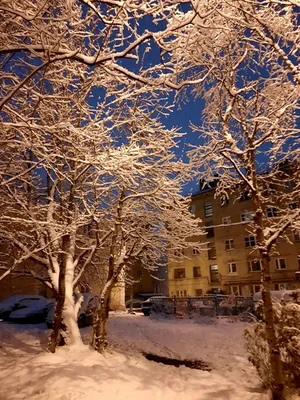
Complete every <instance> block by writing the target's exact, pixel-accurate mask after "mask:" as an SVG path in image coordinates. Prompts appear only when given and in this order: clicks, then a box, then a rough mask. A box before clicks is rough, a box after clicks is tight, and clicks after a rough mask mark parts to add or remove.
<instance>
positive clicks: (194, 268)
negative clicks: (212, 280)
mask: <svg viewBox="0 0 300 400" xmlns="http://www.w3.org/2000/svg"><path fill="white" fill-rule="evenodd" d="M197 268H199V275H197V276H196V275H195V271H196V269H197ZM193 278H201V267H200V265H196V266H194V267H193Z"/></svg>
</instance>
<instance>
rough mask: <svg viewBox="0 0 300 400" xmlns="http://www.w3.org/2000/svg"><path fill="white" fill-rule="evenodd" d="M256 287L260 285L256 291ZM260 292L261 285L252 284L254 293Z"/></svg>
mask: <svg viewBox="0 0 300 400" xmlns="http://www.w3.org/2000/svg"><path fill="white" fill-rule="evenodd" d="M256 287H259V290H258V291H255V288H256ZM259 292H261V285H252V293H253V294H255V293H259Z"/></svg>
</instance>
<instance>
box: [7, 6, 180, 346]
mask: <svg viewBox="0 0 300 400" xmlns="http://www.w3.org/2000/svg"><path fill="white" fill-rule="evenodd" d="M173 8H174V5H173V1H168V2H165V3H164V5H162V4H161V2H157V1H155V0H153V1H147V2H145V1H125V2H124V1H111V0H109V1H106V0H103V1H101V2H100V4H96V3H94V2H90V1H85V0H82V1H79V0H69V1H54V2H52V1H51V2H44V1H43V0H38V1H27V0H26V1H23V0H21V1H20V2H18V3H16V2H14V1H6V2H2V3H1V4H0V11H1V13H2V17H3V18H2V19H1V43H0V62H1V66H2V72H1V75H0V79H1V83H2V85H1V92H0V93H1V102H0V112H1V117H2V123H1V129H2V132H1V133H2V134H1V150H0V163H1V168H0V169H1V172H0V174H1V177H0V186H1V204H2V207H3V208H2V209H3V210H4V211H5V212H4V213H3V214H2V216H1V236H2V237H6V238H8V239H9V240H10V242H11V243H13V248H14V250H15V249H16V250H17V251H15V253H14V259H15V260H14V263H13V264H12V265H11V266H9V267H8V268H6V269H5V271H4V274H3V275H2V277H5V276H6V275H7V274H8V273H9V272H11V271H12V270H13V269H14V268H15V267H16V266H19V265H21V264H22V263H24V262H27V260H31V261H32V260H33V261H34V262H35V263H37V264H38V265H39V266H41V267H43V268H44V269H45V271H46V274H43V273H42V274H40V273H37V272H36V271H35V270H34V269H32V271H33V274H34V276H36V277H37V278H39V279H42V280H44V281H45V283H46V284H47V285H49V286H51V287H52V288H53V290H54V292H55V296H56V298H57V302H56V311H57V312H56V317H55V323H54V330H53V335H52V338H51V344H50V350H51V351H54V348H55V345H56V342H57V337H58V333H59V331H60V330H61V322H62V320H63V322H64V325H65V333H64V336H65V341H66V342H67V343H70V344H72V343H79V342H80V341H81V339H80V335H79V331H78V327H77V324H76V314H77V312H78V309H79V307H80V297H79V299H78V301H74V296H73V290H74V287H75V286H76V284H77V283H78V280H79V279H80V276H81V275H82V273H83V271H84V269H85V268H86V267H87V266H88V265H89V264H90V263H91V262H92V261H93V257H95V255H96V253H97V251H98V249H99V247H101V246H102V244H103V241H104V240H105V239H107V238H108V236H109V235H110V234H112V232H114V224H115V223H114V222H112V225H111V228H112V230H111V231H110V230H108V231H107V230H106V228H107V226H109V225H107V224H105V223H103V219H104V220H105V219H106V218H107V215H108V214H107V206H106V205H105V203H104V202H103V197H102V195H103V194H106V193H107V192H108V193H110V201H112V203H113V202H114V196H115V195H117V196H118V190H119V188H120V186H118V187H117V188H115V192H114V191H113V190H111V188H113V185H114V183H115V181H114V179H115V178H114V171H115V170H117V171H118V173H119V174H120V177H122V179H123V178H124V182H122V185H124V184H125V188H126V193H127V191H129V190H130V188H131V187H132V186H131V184H132V183H133V182H134V180H135V177H134V176H135V173H136V171H137V170H140V174H141V173H144V174H145V173H146V171H145V170H144V169H143V168H141V165H140V164H139V161H138V160H140V159H143V160H144V163H145V164H147V162H148V161H147V157H150V155H151V156H152V157H154V153H153V152H154V148H151V146H152V143H151V144H150V142H148V145H147V146H144V148H143V149H142V146H141V145H140V144H139V143H138V142H137V140H131V142H130V143H129V142H128V141H127V139H126V135H127V131H126V130H125V129H124V126H125V125H128V126H131V129H134V130H135V128H134V119H135V118H136V117H130V121H129V120H128V119H127V120H126V118H123V116H122V114H121V113H120V114H119V115H118V116H117V115H116V112H115V111H116V109H117V108H119V109H120V110H121V111H122V110H123V109H122V101H123V100H124V99H126V98H131V99H132V98H135V99H139V98H140V96H142V95H143V94H144V93H146V92H147V91H149V90H150V92H152V93H153V95H154V99H156V100H155V103H156V104H155V105H154V108H156V109H157V110H156V111H157V112H159V111H160V110H161V104H160V102H161V100H160V99H158V93H157V91H156V92H154V90H155V89H157V88H158V85H161V84H162V83H165V82H166V80H165V78H164V77H162V79H161V78H160V77H158V75H157V74H156V73H155V70H154V69H153V68H148V69H147V68H146V67H144V64H145V65H146V63H143V60H144V57H145V54H147V52H148V50H149V47H147V46H148V45H149V43H150V41H151V42H152V43H153V41H154V40H155V34H156V33H157V32H155V31H157V28H154V32H150V31H147V30H146V29H143V24H141V25H140V24H139V21H142V19H143V18H144V19H148V22H149V21H150V22H151V23H153V22H159V21H160V20H163V19H165V15H166V14H170V12H172V9H173ZM165 13H166V14H165ZM146 25H147V24H146V23H145V26H146ZM133 81H134V84H132V83H131V82H133ZM156 81H157V83H156ZM147 84H151V89H149V87H147V86H146V85H147ZM170 85H171V83H170ZM171 86H172V85H171ZM157 99H158V100H157ZM152 108H153V107H152ZM141 113H142V112H140V114H141ZM135 115H137V112H135ZM147 115H148V118H151V112H150V113H149V112H148V114H147ZM132 118H133V119H132ZM139 129H140V127H139ZM140 130H141V132H139V133H138V134H141V135H142V132H143V129H140ZM166 135H167V136H168V134H166ZM139 140H140V141H142V139H141V138H140V139H139ZM152 140H154V141H155V137H152ZM166 142H167V143H169V142H168V140H167V141H166ZM167 148H168V147H167ZM168 149H169V148H168ZM160 151H165V147H164V145H162V147H161V148H160ZM166 151H167V150H166ZM155 152H158V150H157V147H156V148H155ZM145 168H146V167H145ZM146 170H147V168H146ZM168 171H169V172H170V170H168ZM118 179H119V178H118ZM139 179H141V175H140V177H139ZM127 180H128V181H129V183H130V184H129V185H128V184H127ZM118 182H121V180H120V179H119V180H118ZM175 186H176V185H175ZM122 190H123V189H122ZM109 207H112V205H111V204H110V203H109ZM111 209H113V207H112V208H111ZM101 213H102V214H101ZM112 221H113V219H112ZM90 226H96V235H94V236H92V237H90V236H88V235H86V234H85V230H86V229H89V228H90ZM104 227H105V229H103V228H104ZM4 268H5V267H4Z"/></svg>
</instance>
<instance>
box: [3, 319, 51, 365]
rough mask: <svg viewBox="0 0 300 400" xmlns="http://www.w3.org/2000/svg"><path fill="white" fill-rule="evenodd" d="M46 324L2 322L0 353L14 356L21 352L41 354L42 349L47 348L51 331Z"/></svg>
mask: <svg viewBox="0 0 300 400" xmlns="http://www.w3.org/2000/svg"><path fill="white" fill-rule="evenodd" d="M44 325H45V324H37V325H22V324H21V325H17V324H11V323H7V322H1V323H0V354H1V355H3V356H12V357H13V356H16V354H17V353H18V354H19V353H20V352H21V353H23V354H24V353H25V354H39V353H40V351H41V349H42V350H46V346H47V339H48V333H49V332H47V330H46V325H45V326H44ZM43 328H44V329H43ZM28 342H29V343H28Z"/></svg>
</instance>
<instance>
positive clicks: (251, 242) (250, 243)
mask: <svg viewBox="0 0 300 400" xmlns="http://www.w3.org/2000/svg"><path fill="white" fill-rule="evenodd" d="M255 246H256V237H255V236H253V235H250V236H246V237H245V247H255Z"/></svg>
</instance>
